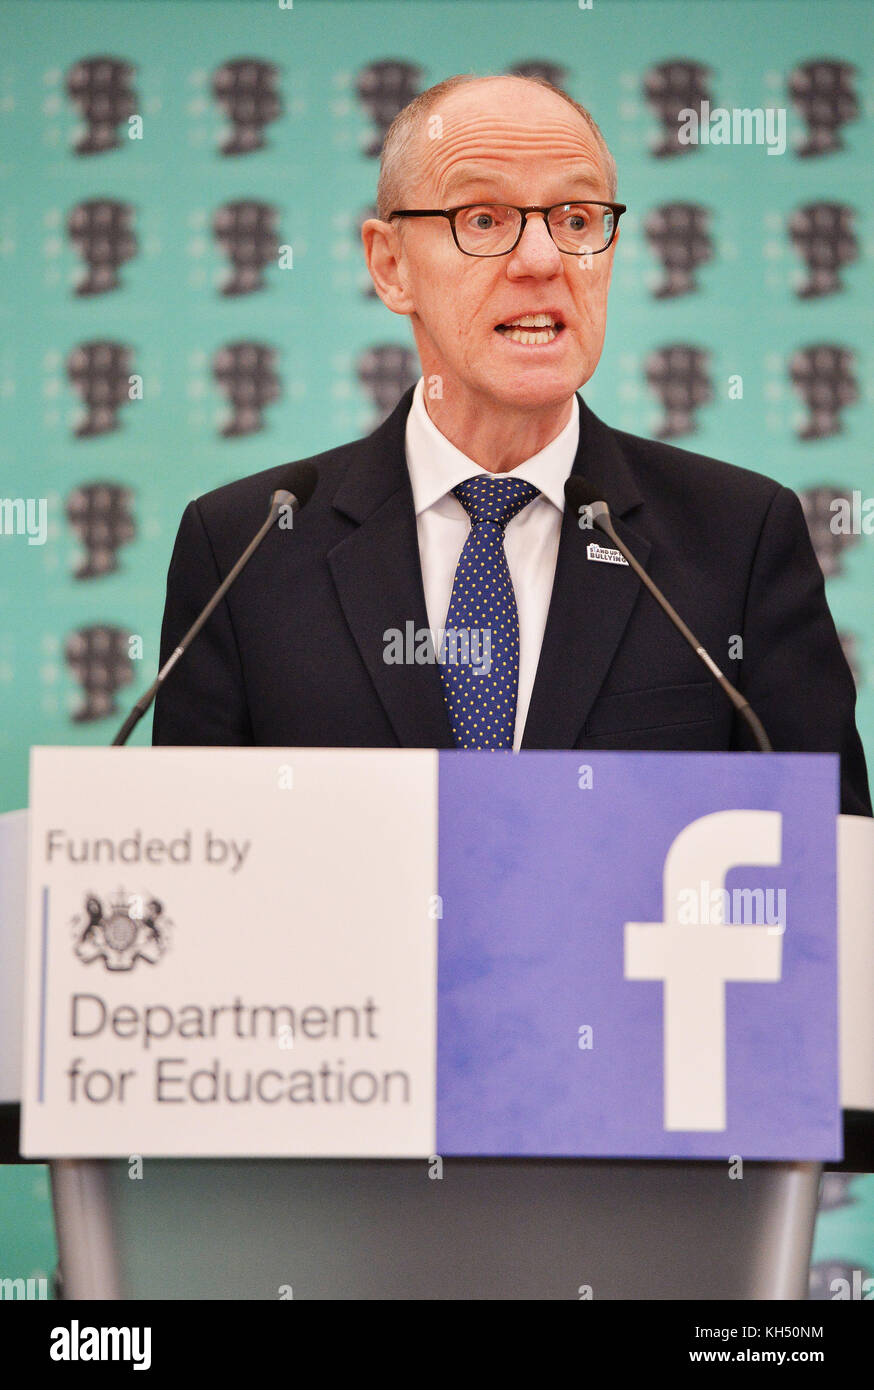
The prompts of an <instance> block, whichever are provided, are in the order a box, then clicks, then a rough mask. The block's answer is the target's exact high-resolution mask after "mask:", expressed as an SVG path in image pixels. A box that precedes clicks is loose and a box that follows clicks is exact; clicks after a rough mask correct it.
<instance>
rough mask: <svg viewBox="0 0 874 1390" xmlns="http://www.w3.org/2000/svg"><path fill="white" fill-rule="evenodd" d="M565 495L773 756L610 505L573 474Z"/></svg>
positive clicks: (747, 706)
mask: <svg viewBox="0 0 874 1390" xmlns="http://www.w3.org/2000/svg"><path fill="white" fill-rule="evenodd" d="M564 495H565V499H566V501H567V504H568V506H569V507H571V508H573V511H574V514H575V515H576V516H580V515H581V513H582V512H583V511H586V512H587V513H588V515H589V517H590V518H591V522H592V525H593V526H597V527H598V528H599V529H600V530H601V531H604V532H606V534H607V535H608V536H609V537H610V539H611V541H612V542H613V544H614V545H615V547H616V549H617V550H618V551H619V553H620V555H622V556H623V557H624V558H625V559H626V560H627V561H628V563H629V565H630V566H631V568H632V569H633V570H634V572H635V574H636V575H637V576H638V578H639V579H640V580H641V581H642V582H643V583H644V584H645V585H646V587H647V588H648V589H649V591H650V593H651V594H652V596H653V598H654V599H655V601H656V603H657V604H658V605H659V607H660V608H663V609H664V611H665V612H666V613H667V615H668V617H669V618H670V620H671V622H672V623H673V624H674V627H675V628H676V629H677V631H678V632H679V633H681V634H682V636H683V637H685V639H686V641H687V642H688V643H689V646H690V647H691V648H692V650H693V652H694V653H695V655H696V656H697V657H698V658H699V659H700V660H701V661H703V662H704V665H705V666H706V667H707V669H708V671H709V672H710V674H711V676H713V678H714V680H715V681H716V682H717V684H718V685H720V686H721V687H722V689H723V690H724V691H725V693H726V695H727V696H728V698H729V700H731V703H732V704H733V705H734V707H735V709H736V710H737V712H738V714H740V715H741V716H742V718H743V719H745V720H746V722H747V724H748V725H749V727H750V729H752V732H753V737H754V738H755V740H756V744H757V745H758V749H759V752H760V753H773V751H774V750H773V748H772V747H771V742H770V740H769V738H768V735H767V734H766V733H765V730H764V728H763V727H762V724H761V721H760V720H759V717H758V715H757V714H756V712H755V710H753V709H752V708H751V707H750V704H749V701H748V700H745V699H744V697H743V695H741V693H740V691H739V690H738V689H736V687H735V686H733V685H732V683H731V681H730V680H729V679H728V678H727V677H726V676H724V675H723V674H722V672H721V671H720V669H719V667H718V666H717V664H716V662H715V661H714V660H713V657H712V656H711V655H710V653H709V652H708V651H707V650H706V648H705V647H703V646H702V644H701V643H700V642H699V641H698V638H697V637H696V636H695V634H694V633H693V632H692V631H691V629H690V628H688V627H687V626H686V624H685V623H684V622H683V619H682V618H681V617H680V615H679V613H678V612H677V611H676V609H675V608H672V606H671V605H670V604H669V603H668V600H667V599H666V598H665V596H664V594H663V593H662V591H661V589H659V587H658V586H657V585H656V584H654V583H653V581H652V580H651V579H650V577H649V575H648V574H647V572H646V570H645V569H644V568H643V566H642V565H640V564H639V563H638V561H637V560H636V559H635V558H634V556H633V555H632V553H631V551H630V550H629V549H628V547H627V546H626V545H624V544H623V543H622V541H621V540H620V539H619V537H618V536H617V534H616V530H615V528H614V526H613V520H612V518H611V516H610V508H609V507H608V506H607V503H606V502H604V501H603V500H602V499H600V498H599V497H598V495H597V493H596V492H595V491H594V489H593V488H592V485H591V483H589V482H587V480H586V479H585V478H582V477H580V475H579V474H578V473H572V474H571V476H570V477H569V478H568V480H567V482H566V483H565V485H564Z"/></svg>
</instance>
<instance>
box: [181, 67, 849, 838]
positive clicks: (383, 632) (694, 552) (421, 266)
mask: <svg viewBox="0 0 874 1390" xmlns="http://www.w3.org/2000/svg"><path fill="white" fill-rule="evenodd" d="M615 178H616V175H615V166H614V164H613V160H612V158H611V156H610V153H609V151H608V149H607V147H606V144H605V142H604V140H603V137H602V136H601V133H600V131H599V130H598V128H597V126H596V125H595V123H594V121H593V120H592V118H591V116H590V115H589V114H588V112H586V111H585V110H584V109H583V108H582V107H580V106H578V105H577V104H576V103H575V102H573V101H572V100H571V99H570V98H569V97H567V96H566V95H565V94H564V93H561V92H558V91H557V90H556V89H555V88H552V87H550V86H549V85H548V84H545V83H541V82H538V81H534V80H531V79H525V78H518V77H498V78H467V77H459V78H452V79H450V80H449V81H448V82H444V83H441V84H439V85H438V86H437V87H434V88H431V89H430V90H429V91H428V92H425V93H424V94H423V95H422V96H420V97H417V98H416V100H415V101H414V102H413V103H411V105H410V106H409V107H407V108H406V109H405V111H403V112H401V114H400V116H399V117H398V118H397V120H396V121H395V123H394V125H393V126H392V128H391V130H390V131H389V133H388V136H387V138H386V142H385V146H384V150H383V157H382V167H381V172H380V183H379V195H378V213H379V216H378V217H377V218H375V219H372V220H370V221H368V222H366V223H365V224H364V227H363V230H362V235H363V241H364V247H365V252H366V256H367V264H368V268H369V271H370V274H371V277H372V279H373V282H374V285H375V287H376V290H377V292H378V294H379V296H380V298H381V299H382V300H383V303H384V304H386V306H387V307H388V308H389V309H391V310H392V312H394V313H396V314H400V315H404V316H406V317H408V318H409V319H410V322H411V325H412V329H413V334H414V337H415V341H416V346H417V349H418V352H419V357H420V360H421V364H422V379H421V380H420V381H419V383H418V385H417V387H416V388H415V390H414V391H410V392H408V393H407V394H406V395H405V396H404V398H403V399H402V400H401V402H400V403H399V405H398V406H397V408H396V410H395V411H394V413H393V414H392V415H391V416H390V417H389V418H388V419H387V420H386V421H385V422H384V423H383V424H382V425H381V426H380V427H379V428H378V429H377V430H376V431H375V433H374V434H372V435H371V436H370V437H369V438H367V439H364V440H359V441H356V442H354V443H352V444H347V445H344V446H342V447H340V448H336V449H332V450H329V451H328V452H327V453H325V454H321V455H319V456H318V457H317V458H316V459H315V460H313V462H314V463H315V465H316V466H317V468H318V485H317V488H316V491H315V493H314V495H313V497H312V500H311V501H310V502H309V504H308V505H307V507H306V509H305V510H304V511H302V512H301V513H300V514H299V516H296V517H295V520H294V527H293V530H291V531H287V530H286V531H283V530H282V529H280V528H278V527H277V528H274V530H273V531H272V532H271V533H270V534H269V535H268V537H267V538H266V540H265V541H264V543H263V545H262V546H261V548H260V550H259V551H258V552H257V554H256V555H255V557H254V558H253V559H252V560H251V562H250V563H249V565H248V567H247V568H246V569H245V570H244V572H243V574H242V576H241V578H240V579H239V580H238V582H237V584H236V585H235V587H234V588H233V589H232V590H231V592H230V593H229V595H228V596H227V598H226V600H225V601H224V602H223V603H222V604H221V605H220V606H219V608H218V609H217V611H216V612H215V614H214V615H213V616H212V617H211V619H210V620H209V623H208V624H207V625H206V627H205V628H204V630H203V632H202V633H201V635H200V636H199V637H198V639H197V642H196V644H195V645H194V646H193V647H192V649H191V651H190V652H189V654H188V656H187V657H186V659H185V660H184V661H183V662H180V664H179V666H178V667H177V668H176V670H174V672H173V675H172V677H171V678H170V679H169V680H168V682H167V685H166V688H165V689H164V690H163V691H162V693H161V695H160V696H159V698H158V703H157V708H156V712H155V724H154V741H155V742H156V743H175V744H260V745H274V746H292V745H323V746H324V745H327V746H331V745H333V746H337V745H344V746H371V747H374V746H375V747H397V746H401V747H438V748H446V747H453V746H458V747H464V748H520V747H521V748H592V749H599V748H600V749H620V748H622V749H687V750H691V749H707V750H726V749H748V748H750V747H751V746H752V743H751V739H750V736H749V734H748V732H747V729H746V727H745V726H744V725H743V724H742V723H740V722H739V721H738V719H737V718H736V716H735V714H734V710H733V708H732V706H731V705H730V704H729V702H728V701H727V700H726V699H725V697H724V695H723V694H722V692H721V691H720V690H719V689H718V688H717V687H716V685H715V684H714V682H713V681H712V679H711V677H710V676H709V675H708V673H707V671H706V670H705V668H704V667H703V666H702V665H701V663H700V662H699V660H698V659H697V658H696V656H695V655H694V653H693V652H692V651H691V650H690V648H689V647H688V646H687V645H686V643H685V642H684V641H683V639H682V638H681V637H680V635H679V634H678V633H677V632H676V631H675V629H674V628H673V627H672V626H671V625H670V623H669V622H668V619H667V618H666V617H665V616H664V614H663V613H662V612H661V611H660V610H659V609H658V608H657V607H656V606H655V604H654V602H653V600H652V599H651V597H650V596H649V595H648V594H647V593H646V592H645V590H644V589H643V587H642V586H641V584H640V581H639V580H638V578H637V577H636V575H635V574H634V572H633V570H632V569H631V568H630V567H628V566H627V565H624V564H621V563H616V560H617V559H618V556H616V553H615V552H613V553H612V555H611V554H610V547H609V546H607V547H605V546H598V545H595V546H593V545H592V538H593V534H595V535H597V533H593V532H592V531H591V530H588V531H587V530H581V529H580V528H579V526H578V519H577V517H575V516H574V515H572V514H571V513H570V512H569V511H567V510H566V509H565V505H564V484H565V481H566V479H567V477H568V476H569V474H570V473H571V472H572V471H573V472H575V473H579V474H584V475H585V476H586V478H587V480H588V481H589V482H590V483H591V485H592V487H593V489H594V493H595V496H597V497H599V498H604V499H605V500H606V501H607V502H608V503H609V504H610V506H611V509H612V512H613V516H614V521H615V524H616V527H617V531H618V532H619V534H620V535H621V537H622V539H623V540H624V541H625V543H626V544H627V545H628V546H629V548H630V549H631V550H632V551H633V552H634V554H635V555H636V556H637V558H638V560H640V561H641V563H643V564H644V565H645V566H646V567H647V569H648V572H649V573H650V575H651V576H652V578H653V579H654V580H655V582H656V583H657V584H659V585H660V586H661V588H662V589H663V590H664V592H665V593H666V594H667V596H668V597H669V598H670V600H671V602H672V603H673V604H674V605H675V607H676V608H677V610H678V611H679V612H680V613H681V614H682V615H683V616H684V618H685V619H686V621H687V622H688V623H689V625H690V627H691V628H692V629H693V631H694V632H695V633H696V634H697V635H698V637H699V638H700V639H701V640H702V641H703V643H704V644H705V646H706V647H707V648H708V650H709V651H710V652H711V653H712V655H713V657H714V658H715V660H716V661H717V662H718V663H719V665H721V666H722V667H724V668H725V669H726V671H727V673H728V674H729V675H730V677H731V678H732V679H733V680H734V682H735V683H736V684H737V685H738V686H739V687H740V688H741V690H742V691H743V692H744V693H745V695H746V697H747V698H748V700H749V701H750V704H751V705H752V707H753V709H754V710H755V711H756V713H757V714H758V716H759V718H760V719H761V721H762V723H763V725H764V727H765V729H766V731H767V733H768V734H769V736H770V739H771V742H772V743H773V746H774V748H775V749H776V750H777V751H830V752H838V753H840V755H841V767H842V793H841V794H842V807H843V810H844V811H847V812H851V813H856V814H870V813H871V803H870V799H869V793H868V787H867V779H866V771H865V762H864V756H863V753H862V748H861V744H860V741H859V737H858V734H857V732H856V728H855V723H854V715H853V709H854V699H855V692H854V688H853V682H852V678H851V675H850V672H849V669H848V666H847V663H846V660H845V659H844V656H843V653H842V651H841V647H840V644H839V641H838V638H837V634H836V632H835V627H834V623H833V621H832V619H831V616H830V614H829V611H828V608H827V606H826V600H825V593H824V585H823V580H822V575H821V573H820V570H819V566H818V564H817V561H816V558H815V556H814V553H813V550H812V547H811V544H810V540H809V537H808V534H807V528H806V525H805V522H804V518H803V514H802V511H801V507H800V504H799V502H798V499H797V498H796V496H795V494H794V493H792V492H790V491H789V490H788V489H787V488H784V487H781V486H780V485H779V484H778V483H776V482H773V481H771V480H770V479H768V478H766V477H763V476H762V475H760V474H758V473H754V472H750V471H748V470H746V469H741V468H736V467H733V466H731V465H729V464H726V463H720V462H717V461H715V460H713V459H707V458H703V457H701V456H699V455H696V454H692V453H689V452H686V451H683V450H679V449H675V448H672V447H669V446H667V445H665V444H661V443H654V442H652V441H649V440H645V439H639V438H635V437H634V436H631V435H628V434H623V433H620V432H618V431H615V430H612V429H610V428H608V426H606V425H605V424H603V423H602V422H601V421H600V420H598V419H597V418H596V416H595V415H593V413H592V412H591V411H590V410H589V409H588V407H587V406H586V405H585V403H584V402H583V401H582V400H581V398H580V397H578V396H577V395H576V394H575V393H576V392H577V391H578V390H579V389H580V387H582V386H583V385H584V384H585V383H586V382H587V381H588V380H589V378H590V377H591V375H592V373H593V372H594V370H595V367H596V366H597V363H598V359H599V356H600V353H601V348H602V345H603V341H604V332H605V325H606V310H607V294H608V289H609V285H610V275H611V271H612V265H613V257H614V254H615V253H616V248H617V244H618V220H619V217H620V216H621V212H622V210H623V209H622V205H621V204H616V203H615V197H616V184H615ZM281 473H282V470H281V469H273V470H268V471H266V472H264V473H261V474H258V475H256V476H254V477H250V478H246V479H242V480H241V481H239V482H236V483H232V484H230V485H229V486H226V487H222V488H219V489H217V490H216V491H215V492H212V493H209V494H207V495H206V496H205V497H202V498H200V499H199V500H198V501H197V502H192V503H191V504H190V505H189V507H188V508H187V510H186V512H185V514H184V516H183V518H182V523H181V526H180V530H179V535H178V538H177V542H176V547H175V550H174V553H173V558H172V562H171V565H170V572H169V579H168V589H167V607H166V612H165V617H164V627H163V633H162V661H163V660H165V659H166V658H167V656H168V655H169V654H170V652H171V651H172V650H173V648H174V646H175V645H176V643H177V641H178V640H179V637H180V636H181V634H182V633H183V632H184V631H185V629H186V628H187V627H188V625H189V624H190V623H191V622H192V621H193V619H194V617H195V616H196V614H197V612H198V611H199V610H200V608H201V607H202V605H203V604H204V603H205V602H206V600H207V598H208V597H209V595H210V593H211V592H212V590H213V589H214V588H215V587H216V585H217V584H218V583H219V581H220V579H221V578H222V577H223V576H224V575H225V574H226V573H227V571H228V570H229V569H230V567H231V565H232V564H233V562H234V561H235V560H236V558H237V557H238V555H239V554H240V552H241V551H242V550H243V549H244V547H245V545H246V544H247V542H248V540H249V539H250V537H251V536H252V535H253V534H254V532H255V531H256V529H257V528H258V526H259V524H260V523H261V521H262V519H263V517H264V515H265V514H266V509H267V504H268V499H269V497H270V494H271V492H272V491H273V489H274V488H275V487H277V486H279V485H280V475H281ZM600 539H602V540H603V539H604V538H603V537H601V538H600ZM428 629H430V630H431V631H432V632H433V633H434V634H436V637H435V640H434V642H433V643H432V644H431V646H430V648H429V644H428V642H427V641H424V642H423V641H422V640H421V639H422V634H427V631H428ZM444 631H445V632H446V633H447V635H448V637H449V638H450V639H451V642H449V641H446V640H445V639H441V638H440V634H441V633H442V632H444ZM401 635H403V640H401ZM411 635H412V638H413V641H410V640H409V638H410V636H411ZM461 639H463V640H461ZM416 656H418V660H417V659H415V657H416ZM411 657H413V658H414V659H410V658H411ZM429 657H430V658H433V659H428V658H429Z"/></svg>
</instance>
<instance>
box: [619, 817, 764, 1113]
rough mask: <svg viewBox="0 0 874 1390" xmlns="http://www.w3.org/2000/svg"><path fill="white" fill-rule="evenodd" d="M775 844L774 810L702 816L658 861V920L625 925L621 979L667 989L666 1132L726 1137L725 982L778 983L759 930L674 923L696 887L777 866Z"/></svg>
mask: <svg viewBox="0 0 874 1390" xmlns="http://www.w3.org/2000/svg"><path fill="white" fill-rule="evenodd" d="M781 837H782V816H781V815H780V813H779V812H778V811H717V812H715V813H714V814H713V815H710V816H701V817H700V818H699V819H698V820H695V821H693V822H692V824H691V825H687V826H686V828H685V830H682V831H681V832H680V834H679V835H678V836H677V838H676V839H675V840H674V842H673V844H672V845H671V847H670V849H669V850H668V853H667V857H666V858H665V870H664V879H663V891H664V907H663V912H664V919H665V920H664V921H663V922H626V923H625V978H626V979H627V980H664V982H665V988H664V1060H665V1129H682V1130H721V1129H725V1127H726V1115H725V1110H726V1104H725V982H726V980H763V981H774V980H779V979H780V971H781V962H782V955H781V950H782V937H781V936H775V935H774V934H773V933H772V932H769V931H768V929H767V927H748V926H728V925H723V924H721V923H713V924H708V925H697V924H696V925H689V924H688V923H681V922H680V921H679V916H678V912H679V904H680V903H681V902H682V900H683V898H682V895H683V893H684V892H688V890H689V889H690V887H692V885H694V884H698V883H700V881H701V880H707V881H708V882H709V883H711V884H714V885H715V884H719V885H720V887H724V884H725V875H726V874H727V872H728V870H729V869H732V868H734V867H735V866H736V865H739V864H767V865H774V864H779V863H780V853H781Z"/></svg>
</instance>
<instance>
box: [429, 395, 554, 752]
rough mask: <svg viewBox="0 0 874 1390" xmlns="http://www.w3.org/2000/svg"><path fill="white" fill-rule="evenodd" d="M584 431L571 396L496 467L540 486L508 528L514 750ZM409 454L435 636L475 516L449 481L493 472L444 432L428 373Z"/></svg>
mask: <svg viewBox="0 0 874 1390" xmlns="http://www.w3.org/2000/svg"><path fill="white" fill-rule="evenodd" d="M579 435H580V412H579V405H578V403H577V400H576V397H574V405H573V410H572V411H571V418H570V420H569V421H568V423H567V424H566V425H565V427H564V429H563V430H562V431H561V433H560V434H558V435H556V437H555V439H553V440H552V442H551V443H549V444H547V446H546V448H545V449H541V450H540V453H538V454H533V455H532V456H531V458H529V459H526V460H525V461H524V463H520V464H519V465H518V466H517V467H516V468H514V469H513V470H512V473H510V474H500V475H499V476H501V477H511V476H512V477H514V478H522V479H524V481H525V482H526V483H533V485H534V486H535V487H536V488H539V489H540V493H541V496H540V497H535V499H534V501H533V502H529V504H528V506H527V507H523V508H522V511H521V512H519V514H518V515H517V516H515V517H513V520H512V521H511V522H510V523H509V525H508V526H507V529H506V531H505V532H504V552H505V554H506V556H507V566H508V568H509V570H510V578H511V579H512V581H513V589H514V591H515V594H516V607H517V609H518V611H519V694H518V700H517V704H516V730H515V735H514V739H513V748H514V749H515V750H518V749H519V747H520V745H521V743H522V734H523V731H524V729H525V720H526V718H527V715H528V705H529V703H530V701H531V691H532V689H533V687H534V677H535V674H536V672H537V663H538V662H539V660H540V648H541V646H542V644H543V632H544V629H545V627H546V615H547V612H548V610H549V600H550V598H551V596H552V581H553V579H554V577H555V562H556V558H557V556H558V541H559V536H560V534H561V520H562V515H563V512H564V485H565V482H566V480H567V478H568V477H569V476H570V472H571V469H572V468H573V463H574V459H575V457H576V453H577V444H578V442H579ZM406 454H407V468H408V469H409V474H410V482H411V484H412V488H413V502H414V505H415V508H416V528H417V531H418V537H419V559H420V561H421V565H422V580H423V583H424V587H425V607H426V610H427V614H428V626H429V627H430V629H431V631H432V633H434V634H435V637H436V634H437V633H438V632H439V631H440V630H441V629H443V628H445V626H446V614H447V611H448V609H449V600H450V598H451V596H452V581H453V579H454V578H455V569H456V566H457V564H458V559H459V556H460V555H461V551H462V548H463V546H464V542H465V541H466V540H467V536H468V533H469V531H470V518H469V517H468V515H467V512H466V511H465V510H464V508H463V507H462V505H461V503H460V502H459V500H458V498H457V497H453V496H452V488H454V487H457V485H458V484H459V483H461V482H464V480H465V478H473V477H476V476H478V475H479V474H483V475H485V476H486V477H491V476H492V475H491V474H490V473H488V471H487V470H486V469H485V468H480V466H479V464H478V463H474V462H473V460H472V459H469V458H468V457H467V455H466V454H463V453H462V452H461V450H460V449H456V447H455V445H454V444H450V442H449V440H448V439H447V438H446V436H445V435H442V434H441V433H440V431H439V430H438V428H437V426H436V425H435V424H434V422H433V420H432V419H431V417H430V415H429V414H428V411H427V408H426V406H425V382H424V377H420V378H419V381H418V384H417V386H416V389H415V392H414V393H413V404H412V406H411V408H410V413H409V415H408V416H407V432H406Z"/></svg>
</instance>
